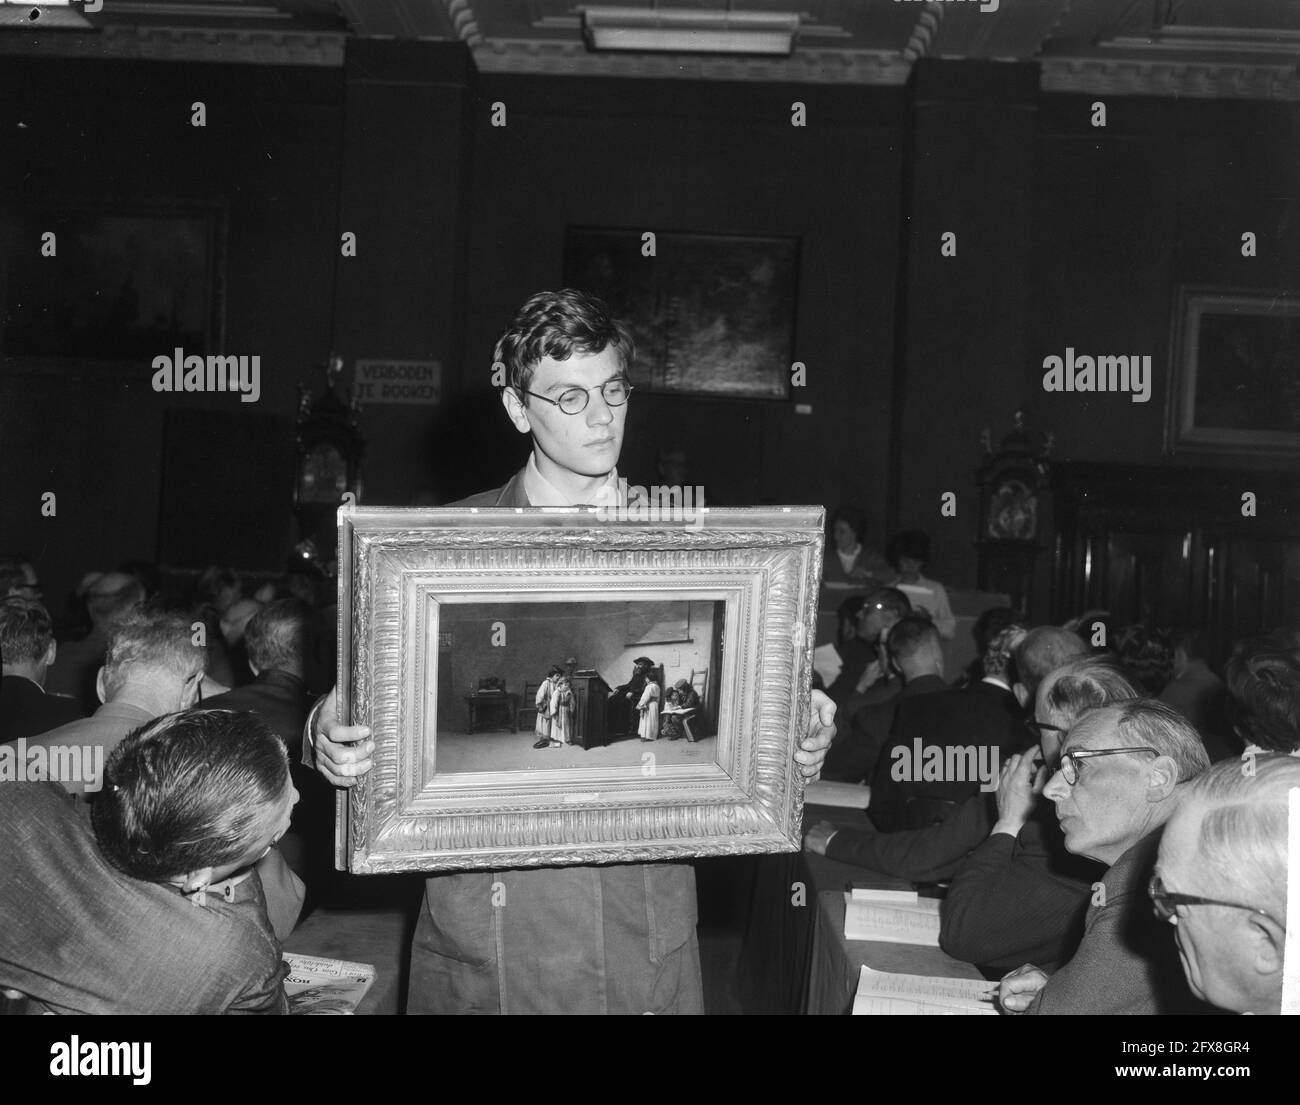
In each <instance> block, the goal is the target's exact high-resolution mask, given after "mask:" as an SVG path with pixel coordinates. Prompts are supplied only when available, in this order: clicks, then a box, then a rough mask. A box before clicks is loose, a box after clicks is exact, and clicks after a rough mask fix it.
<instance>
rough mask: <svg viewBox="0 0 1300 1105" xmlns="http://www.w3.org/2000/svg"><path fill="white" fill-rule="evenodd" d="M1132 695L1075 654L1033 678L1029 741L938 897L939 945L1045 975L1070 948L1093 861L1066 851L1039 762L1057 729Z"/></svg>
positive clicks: (1078, 930)
mask: <svg viewBox="0 0 1300 1105" xmlns="http://www.w3.org/2000/svg"><path fill="white" fill-rule="evenodd" d="M1056 632H1061V631H1060V630H1057V631H1056ZM1137 697H1138V689H1137V688H1136V687H1135V686H1134V685H1133V684H1132V683H1130V682H1129V680H1128V678H1127V677H1126V676H1125V675H1124V673H1123V672H1122V671H1120V669H1119V668H1118V667H1117V666H1115V665H1114V664H1113V663H1112V662H1111V661H1110V660H1109V659H1107V658H1106V657H1102V656H1095V657H1090V658H1087V659H1083V660H1075V661H1074V662H1073V663H1070V664H1067V665H1066V666H1065V667H1063V668H1058V669H1057V670H1056V671H1054V672H1051V673H1049V674H1048V675H1046V676H1045V677H1044V678H1043V680H1042V682H1041V683H1039V685H1038V691H1037V694H1036V696H1035V707H1034V720H1033V722H1032V725H1033V727H1034V729H1035V730H1036V731H1037V733H1038V735H1039V746H1038V748H1037V749H1035V750H1031V751H1029V752H1026V753H1024V754H1022V755H1019V756H1012V757H1011V758H1010V759H1009V760H1008V761H1007V762H1006V764H1005V765H1003V768H1002V777H1001V779H1000V780H999V783H998V789H997V795H996V807H997V820H996V821H995V822H994V824H993V827H992V831H991V832H990V833H989V836H988V838H987V839H986V840H985V841H984V842H983V843H981V844H980V846H979V847H978V848H976V849H975V850H974V851H973V852H972V853H971V854H970V856H969V857H968V858H967V860H966V862H965V863H963V864H962V865H961V866H960V867H959V868H958V869H957V873H956V875H955V877H954V878H953V880H952V885H951V886H950V887H949V888H948V894H947V896H946V897H945V898H944V901H943V907H942V910H941V912H940V919H941V927H940V930H939V945H940V947H942V948H943V949H944V951H946V952H947V953H948V954H949V955H951V956H953V957H954V958H957V959H964V960H966V961H968V962H970V963H974V964H976V965H977V966H978V967H979V968H980V970H981V971H983V972H984V973H985V975H986V976H987V977H990V978H1001V977H1002V975H1004V974H1006V972H1007V971H1010V970H1012V969H1013V968H1015V967H1018V966H1019V965H1020V964H1022V963H1025V962H1030V963H1035V964H1037V965H1038V966H1039V967H1041V968H1042V969H1043V970H1044V971H1046V972H1047V973H1048V974H1051V973H1052V972H1053V971H1055V970H1056V968H1057V967H1058V966H1060V964H1062V963H1064V962H1065V961H1066V960H1068V959H1069V958H1070V956H1072V955H1073V954H1074V950H1075V948H1077V947H1078V945H1079V940H1080V938H1081V937H1082V936H1083V920H1084V914H1085V912H1086V911H1087V908H1088V901H1089V899H1090V898H1091V896H1092V883H1093V882H1094V881H1095V880H1096V879H1097V878H1099V877H1100V876H1101V874H1102V870H1103V868H1102V866H1101V865H1100V864H1099V863H1097V862H1096V861H1095V860H1091V859H1088V858H1087V857H1086V856H1076V855H1072V854H1071V853H1070V852H1068V851H1067V850H1066V848H1065V839H1064V837H1063V836H1062V835H1061V826H1060V823H1059V822H1058V821H1057V818H1056V811H1055V810H1054V809H1053V808H1052V804H1051V803H1050V802H1049V801H1047V800H1046V799H1045V798H1043V797H1042V791H1043V784H1044V783H1045V782H1046V781H1047V775H1048V770H1047V768H1046V767H1045V766H1044V765H1045V764H1055V763H1056V761H1057V758H1058V757H1059V755H1060V751H1061V737H1062V735H1063V734H1065V733H1066V732H1068V731H1069V729H1070V726H1071V725H1072V724H1073V723H1074V721H1075V719H1076V718H1078V717H1080V716H1081V715H1082V714H1083V713H1084V712H1085V711H1087V710H1091V709H1095V708H1096V707H1098V706H1108V705H1111V704H1113V703H1116V702H1126V701H1128V700H1130V699H1135V698H1137Z"/></svg>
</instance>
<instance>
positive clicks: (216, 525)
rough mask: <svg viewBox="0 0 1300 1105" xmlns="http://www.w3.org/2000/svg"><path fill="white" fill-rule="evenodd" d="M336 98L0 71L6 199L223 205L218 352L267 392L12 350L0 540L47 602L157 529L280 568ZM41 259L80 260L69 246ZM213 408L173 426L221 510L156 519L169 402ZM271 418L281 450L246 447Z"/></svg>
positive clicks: (330, 278) (326, 319) (161, 70)
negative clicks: (253, 395) (191, 424)
mask: <svg viewBox="0 0 1300 1105" xmlns="http://www.w3.org/2000/svg"><path fill="white" fill-rule="evenodd" d="M194 101H202V102H203V103H204V104H205V105H206V107H207V126H206V127H205V128H195V127H191V126H190V105H191V104H192V103H193V102H194ZM341 103H342V82H341V79H340V75H339V73H338V71H337V70H318V69H304V68H285V69H279V68H256V67H251V66H219V65H197V64H195V65H184V66H181V65H171V64H164V63H145V62H115V61H65V60H42V61H32V60H29V59H18V58H6V59H5V64H4V65H3V66H2V67H0V136H3V137H0V174H3V175H2V176H0V181H2V182H3V187H2V188H0V191H2V192H3V194H4V196H5V197H6V200H7V204H6V206H8V207H9V208H10V209H11V210H20V211H22V210H30V209H32V208H33V207H35V206H38V205H41V204H44V203H47V202H53V203H59V202H75V203H86V204H89V205H92V206H94V207H96V208H98V209H103V210H105V211H109V212H112V211H115V210H120V209H122V208H124V207H127V206H144V207H149V206H153V205H170V204H209V203H211V204H215V205H217V206H218V207H220V208H221V209H222V210H223V211H224V213H225V225H226V227H227V232H226V240H225V248H224V255H225V278H224V282H223V287H224V296H225V342H224V346H225V351H226V352H228V353H233V354H247V355H253V354H257V355H259V356H260V357H261V374H262V394H261V398H260V400H259V401H258V402H257V403H250V404H242V405H241V404H240V402H239V401H238V398H237V397H236V396H233V395H204V394H187V395H180V396H177V395H167V394H156V393H154V392H153V390H152V389H151V387H150V381H151V378H152V369H151V367H150V364H149V360H148V359H145V360H142V361H141V363H139V364H116V365H108V364H105V363H93V362H83V363H80V364H68V363H54V362H48V361H40V360H35V359H31V360H23V361H17V362H15V361H10V362H8V363H7V364H6V366H5V371H4V374H3V378H2V379H0V470H3V472H4V481H3V490H2V491H0V497H2V498H3V517H4V522H3V526H4V533H3V541H2V542H0V544H2V545H3V547H4V548H5V549H6V550H9V549H13V550H23V551H25V552H26V553H27V554H28V555H31V556H32V557H33V558H34V559H35V560H36V562H37V564H38V567H39V571H40V573H41V576H42V578H43V580H44V581H45V584H46V591H47V594H48V595H49V601H50V602H51V604H52V605H53V606H54V608H55V611H56V613H57V612H58V610H59V605H60V603H61V599H62V595H63V594H65V593H66V592H67V591H69V590H70V589H71V587H72V584H73V583H74V582H75V581H76V579H77V578H79V577H80V575H81V574H82V573H83V572H85V571H87V570H90V569H92V568H101V569H102V568H107V567H112V566H113V565H114V564H116V563H117V562H119V561H120V560H123V559H125V558H145V559H151V558H153V557H154V556H155V555H157V553H158V550H159V527H160V525H163V526H170V525H179V526H186V527H189V528H190V529H191V530H192V529H194V528H195V527H198V528H202V529H206V530H207V531H208V532H209V533H210V535H211V540H210V544H211V559H213V560H226V559H235V560H237V561H239V562H240V564H241V566H244V567H276V566H278V564H279V562H280V560H281V558H282V557H283V554H284V550H286V549H287V547H288V545H290V544H292V540H293V536H294V534H293V529H292V519H291V516H290V514H289V513H288V512H289V510H290V507H291V502H292V500H291V496H292V463H293V441H292V437H291V434H289V433H286V432H285V428H286V427H288V426H290V425H291V419H292V415H293V412H294V409H295V407H296V401H297V397H296V394H295V386H296V384H297V382H298V381H299V380H300V379H301V380H308V379H310V378H311V376H312V374H313V371H314V369H313V365H314V364H315V363H317V362H320V361H323V360H324V358H325V356H326V353H327V351H328V349H329V342H330V326H331V309H332V293H333V282H334V263H335V262H334V259H335V257H336V255H337V252H338V251H337V248H336V245H335V243H336V242H337V236H336V222H337V219H336V206H337V195H338V177H339V157H340V138H341V127H340V114H341V112H340V109H341ZM20 124H21V126H20ZM49 263H50V264H59V265H69V266H71V265H75V264H76V257H75V256H73V255H72V254H71V253H70V252H69V251H68V250H66V249H61V250H60V255H59V257H58V258H57V259H54V260H51V261H50V262H49ZM216 351H217V350H196V349H192V350H186V352H187V353H188V352H216ZM158 352H160V353H162V352H168V351H167V350H159V351H158ZM205 409H207V410H211V411H212V412H214V413H216V414H220V415H223V416H224V417H218V418H215V419H213V420H209V422H208V425H209V427H215V428H214V429H212V430H211V432H207V433H204V434H202V435H198V436H197V437H196V438H195V439H194V440H190V441H185V440H183V439H180V440H178V438H179V435H176V434H173V435H172V439H173V448H172V452H173V456H175V457H176V458H177V460H176V461H175V463H179V464H183V465H185V466H187V467H189V468H191V469H193V470H195V471H202V472H205V473H206V474H207V478H208V479H211V480H213V481H215V482H216V483H217V484H219V485H220V487H221V489H222V494H221V496H220V505H221V509H220V512H219V513H217V512H215V511H214V509H213V503H212V501H211V500H210V499H208V498H207V497H205V496H202V495H193V496H190V497H189V498H188V500H187V501H186V503H185V505H184V513H183V515H182V516H180V517H176V516H171V517H160V511H159V503H160V493H161V485H162V458H163V454H164V437H165V433H164V427H165V422H166V419H167V415H168V412H169V411H172V410H178V411H184V412H193V411H196V410H205ZM268 418H269V420H270V421H268ZM272 424H273V425H275V426H277V427H279V431H280V433H279V437H278V440H277V442H276V443H275V444H274V446H273V447H270V448H267V447H266V444H265V443H262V442H259V446H258V448H256V449H248V448H245V447H244V445H243V442H244V439H245V438H246V437H247V436H248V435H260V434H264V433H266V432H267V431H266V429H265V427H266V426H268V425H272ZM250 458H256V466H255V467H254V466H253V465H252V463H251V461H250ZM169 463H171V461H169ZM232 488H236V489H241V493H240V494H238V495H231V494H229V492H230V490H231V489H232ZM45 491H53V492H55V493H56V495H57V496H58V498H57V508H58V513H57V516H56V517H54V518H45V517H42V516H41V514H40V509H39V508H40V495H41V494H42V493H43V492H45ZM232 508H233V509H232ZM249 533H256V534H258V535H259V537H258V539H257V540H254V541H249V540H247V535H248V534H249Z"/></svg>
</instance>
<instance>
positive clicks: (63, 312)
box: [0, 205, 225, 364]
mask: <svg viewBox="0 0 1300 1105" xmlns="http://www.w3.org/2000/svg"><path fill="white" fill-rule="evenodd" d="M0 240H3V243H4V246H5V248H4V250H3V251H0V256H2V257H3V258H4V261H3V271H2V272H0V284H2V285H3V307H4V309H3V315H2V316H0V354H3V355H4V356H5V357H6V358H7V359H18V360H26V359H29V358H59V359H62V360H66V361H116V362H124V361H133V362H143V363H145V364H148V363H149V359H150V358H152V357H154V356H156V355H158V354H160V353H168V354H170V353H171V352H172V350H174V349H176V348H181V349H184V350H185V351H186V352H187V353H201V354H207V353H219V352H221V351H222V345H223V340H224V334H223V323H224V294H223V286H222V274H223V271H224V251H225V218H224V213H223V211H222V210H221V209H220V208H219V207H217V206H206V207H179V206H177V207H166V206H161V207H148V208H135V209H132V208H130V207H127V208H125V209H119V208H116V207H115V208H113V209H112V210H111V211H110V210H107V209H104V208H102V207H94V206H90V205H76V206H73V205H68V206H61V205H55V206H50V207H49V208H47V209H43V210H28V211H24V212H22V213H21V214H19V215H17V216H15V217H12V218H11V219H10V220H8V221H7V222H6V223H5V224H4V225H3V226H2V227H0Z"/></svg>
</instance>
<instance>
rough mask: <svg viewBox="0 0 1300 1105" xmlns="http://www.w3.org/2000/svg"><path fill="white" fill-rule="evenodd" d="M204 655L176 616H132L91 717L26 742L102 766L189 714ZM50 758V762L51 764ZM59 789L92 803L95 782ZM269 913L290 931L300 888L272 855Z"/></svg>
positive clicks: (113, 645)
mask: <svg viewBox="0 0 1300 1105" xmlns="http://www.w3.org/2000/svg"><path fill="white" fill-rule="evenodd" d="M206 659H207V653H206V651H205V650H204V649H203V648H202V647H201V646H198V645H196V644H194V639H193V635H192V632H191V629H190V619H189V618H188V617H186V616H184V615H182V614H166V613H146V612H137V613H135V614H132V615H131V616H130V617H129V618H127V619H126V620H125V621H123V622H122V623H121V624H119V625H118V626H117V628H115V629H114V630H113V636H112V637H111V638H110V640H109V644H108V655H107V657H106V659H105V663H104V667H103V668H102V669H101V670H100V674H99V679H98V686H99V693H100V697H101V699H102V700H103V705H102V706H100V708H99V709H98V710H96V711H95V712H94V713H93V714H92V715H91V716H90V717H88V718H83V719H82V720H80V721H74V722H70V723H69V724H67V725H61V726H59V728H57V729H51V730H50V731H49V732H48V733H43V734H41V735H40V736H39V737H35V738H33V739H32V740H30V741H28V751H29V753H30V751H31V749H32V748H34V747H37V746H40V747H44V748H47V749H50V750H52V751H53V750H56V749H73V748H79V749H81V750H82V751H81V753H80V755H81V758H82V762H83V763H84V762H85V760H86V758H87V757H89V758H90V760H91V762H93V763H97V764H100V765H102V764H103V763H105V762H106V761H107V760H108V758H109V757H110V756H111V755H112V753H113V749H114V748H116V747H117V746H118V745H119V744H120V743H121V742H122V740H123V739H124V738H125V737H126V735H127V734H128V733H130V732H131V731H132V730H133V729H136V728H137V727H139V726H141V725H143V724H144V723H145V722H147V721H152V720H153V719H154V718H156V717H159V716H161V715H163V714H170V713H173V712H175V711H177V710H187V709H189V708H190V707H191V706H192V705H193V704H194V702H195V700H196V698H197V697H198V687H199V679H200V678H201V677H202V675H203V664H204V662H205V660H206ZM54 758H55V757H54V756H51V759H52V760H53V759H54ZM57 781H58V782H59V783H60V784H61V785H62V786H63V788H64V789H65V790H67V791H68V792H69V793H71V794H74V795H76V796H78V797H82V798H86V799H94V800H97V795H98V791H97V790H95V789H93V788H94V786H95V784H96V782H97V780H87V779H84V778H82V779H60V780H57ZM259 871H260V874H261V877H262V882H263V884H264V886H265V889H266V894H267V903H268V906H267V908H268V912H269V913H270V916H271V921H272V923H273V924H274V925H275V929H276V932H277V933H280V934H281V935H282V936H287V935H288V934H289V933H290V932H292V931H293V926H294V925H295V924H296V923H297V921H298V914H299V913H300V912H301V910H302V900H303V886H302V883H301V882H300V881H299V880H298V878H297V877H296V876H295V875H294V874H293V873H292V872H291V871H290V870H289V869H288V868H287V867H286V866H285V862H284V859H283V857H282V856H281V855H280V853H279V852H278V851H274V850H273V851H272V852H271V853H270V854H269V855H268V856H267V857H266V858H265V859H263V860H262V861H261V866H260V868H259Z"/></svg>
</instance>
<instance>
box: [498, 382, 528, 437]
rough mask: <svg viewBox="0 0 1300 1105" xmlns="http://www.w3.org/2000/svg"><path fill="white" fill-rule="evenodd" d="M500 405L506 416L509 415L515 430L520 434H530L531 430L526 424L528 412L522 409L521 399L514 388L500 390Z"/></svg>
mask: <svg viewBox="0 0 1300 1105" xmlns="http://www.w3.org/2000/svg"><path fill="white" fill-rule="evenodd" d="M501 405H502V406H503V407H505V409H506V414H507V415H509V417H510V421H511V422H513V423H514V425H515V429H516V430H518V431H519V432H520V433H521V434H527V433H531V432H532V429H533V428H532V426H530V425H529V424H528V412H527V410H525V409H524V402H523V399H521V398H520V396H519V393H518V392H517V391H515V389H514V388H502V389H501Z"/></svg>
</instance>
